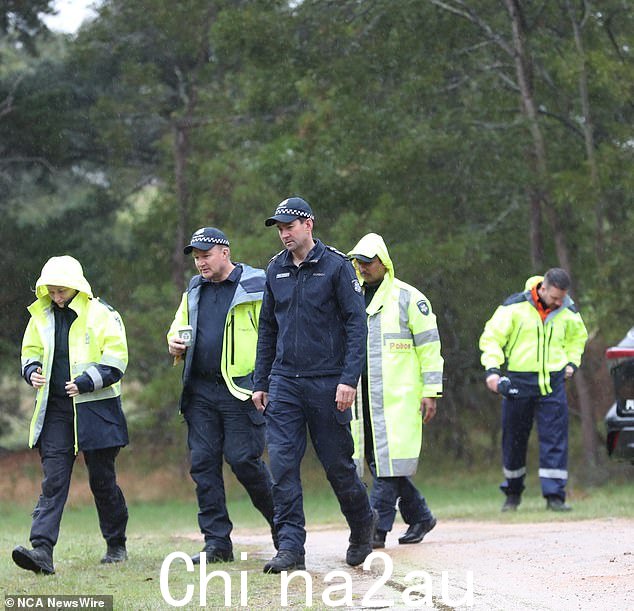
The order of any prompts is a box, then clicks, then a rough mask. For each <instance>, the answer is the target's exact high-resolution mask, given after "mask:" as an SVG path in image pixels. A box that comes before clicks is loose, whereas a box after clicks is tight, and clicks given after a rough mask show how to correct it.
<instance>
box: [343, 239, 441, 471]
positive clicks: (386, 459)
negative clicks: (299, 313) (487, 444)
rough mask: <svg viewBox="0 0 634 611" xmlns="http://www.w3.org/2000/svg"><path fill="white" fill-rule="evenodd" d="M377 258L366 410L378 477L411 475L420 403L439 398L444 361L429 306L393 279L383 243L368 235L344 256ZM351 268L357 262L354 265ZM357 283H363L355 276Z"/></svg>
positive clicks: (359, 436) (359, 434)
mask: <svg viewBox="0 0 634 611" xmlns="http://www.w3.org/2000/svg"><path fill="white" fill-rule="evenodd" d="M352 253H354V254H360V255H364V256H368V257H372V256H374V255H376V254H378V256H379V258H380V259H381V262H382V263H383V265H385V267H386V268H387V273H386V275H385V277H384V279H383V281H382V283H381V285H380V287H379V288H378V289H377V291H376V293H375V295H374V297H373V298H372V301H371V303H370V304H369V305H368V307H367V308H366V313H367V315H368V318H367V323H368V340H367V341H368V344H367V372H368V395H369V396H368V398H367V399H368V405H369V408H370V418H371V421H372V433H373V444H374V456H375V461H376V470H377V475H378V476H379V477H391V476H409V475H413V474H414V473H415V472H416V469H417V466H418V459H419V455H420V450H421V444H422V432H423V420H422V415H421V413H420V403H421V399H422V398H423V397H440V396H442V388H443V386H442V374H443V365H444V362H443V358H442V356H441V353H440V336H439V334H438V328H437V326H436V316H435V315H434V313H433V311H432V308H431V304H430V303H429V300H428V299H427V298H426V297H425V295H423V294H422V293H421V292H420V291H419V290H417V289H416V288H414V287H413V286H410V285H409V284H406V283H405V282H402V281H401V280H398V279H397V278H395V277H394V266H393V264H392V260H391V258H390V255H389V253H388V251H387V246H386V245H385V242H384V241H383V238H381V236H379V235H377V234H373V233H370V234H368V235H366V236H364V237H363V238H362V239H361V240H360V241H359V243H358V244H357V245H356V246H355V247H354V248H353V249H352V251H351V253H349V254H352ZM353 263H354V264H355V268H357V273H358V267H357V265H356V260H354V261H353ZM359 280H360V281H361V282H363V278H362V277H361V276H360V275H359ZM359 394H360V393H358V394H357V401H356V405H355V408H354V409H355V420H353V422H352V423H351V426H352V430H353V436H354V438H355V455H354V458H355V461H356V462H357V466H358V467H359V468H361V465H362V464H363V458H364V451H363V423H362V408H361V400H362V399H361V397H360V396H359Z"/></svg>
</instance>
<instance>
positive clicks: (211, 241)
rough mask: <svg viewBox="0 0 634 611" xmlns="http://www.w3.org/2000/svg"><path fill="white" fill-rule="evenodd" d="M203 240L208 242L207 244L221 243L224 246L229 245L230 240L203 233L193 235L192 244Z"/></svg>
mask: <svg viewBox="0 0 634 611" xmlns="http://www.w3.org/2000/svg"><path fill="white" fill-rule="evenodd" d="M201 242H206V243H207V244H220V245H222V246H229V240H227V239H226V238H216V237H214V238H210V237H207V236H206V235H203V234H200V235H193V236H192V240H191V243H192V244H200V243H201Z"/></svg>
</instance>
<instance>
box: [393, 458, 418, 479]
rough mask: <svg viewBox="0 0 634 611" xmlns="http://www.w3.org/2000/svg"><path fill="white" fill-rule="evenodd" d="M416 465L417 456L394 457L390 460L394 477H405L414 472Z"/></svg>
mask: <svg viewBox="0 0 634 611" xmlns="http://www.w3.org/2000/svg"><path fill="white" fill-rule="evenodd" d="M417 466H418V457H416V458H395V459H394V460H393V461H392V468H393V472H392V475H393V476H394V477H407V476H410V475H414V473H416V467H417Z"/></svg>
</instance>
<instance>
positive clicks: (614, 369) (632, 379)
mask: <svg viewBox="0 0 634 611" xmlns="http://www.w3.org/2000/svg"><path fill="white" fill-rule="evenodd" d="M605 356H606V358H607V359H608V364H609V367H610V374H611V375H612V380H613V382H614V396H615V399H616V401H615V402H614V403H613V404H612V407H611V408H610V409H609V410H608V413H607V414H606V415H605V424H606V427H607V431H608V437H607V448H608V454H609V455H610V456H611V457H613V458H615V459H618V460H629V461H630V462H632V464H634V327H632V328H631V329H630V330H629V331H628V333H627V335H626V336H625V337H624V338H623V339H622V340H621V341H620V342H619V344H618V346H614V347H613V348H608V349H607V350H606V352H605Z"/></svg>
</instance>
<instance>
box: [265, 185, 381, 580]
mask: <svg viewBox="0 0 634 611" xmlns="http://www.w3.org/2000/svg"><path fill="white" fill-rule="evenodd" d="M314 218H315V217H314V215H313V212H312V210H311V208H310V206H309V205H308V203H307V202H306V201H304V200H303V199H302V198H300V197H291V198H289V199H286V200H284V201H283V202H281V203H280V204H279V205H278V206H277V209H276V210H275V214H274V215H273V216H271V217H270V218H268V219H267V220H266V225H267V226H272V225H276V226H277V229H278V232H279V235H280V239H281V240H282V243H283V244H284V247H285V250H283V251H282V252H280V253H279V254H277V255H276V256H275V257H273V259H272V260H271V262H270V263H269V266H268V269H267V272H266V286H265V289H264V298H263V302H262V310H261V312H260V324H259V333H258V348H257V359H256V367H255V376H254V377H255V379H254V393H253V402H254V403H255V406H256V407H257V408H258V409H259V410H260V411H264V410H266V411H265V412H264V413H265V417H266V424H267V444H268V449H269V458H270V464H271V473H272V476H273V501H274V504H275V527H276V528H277V532H278V536H279V551H278V554H277V555H276V556H275V557H274V558H272V559H271V560H270V561H269V562H267V563H266V564H265V566H264V572H265V573H280V572H281V571H289V570H293V569H303V568H305V565H304V543H305V541H306V531H305V518H304V510H303V506H302V487H301V482H300V463H301V460H302V458H303V456H304V451H305V450H306V426H308V430H309V432H310V436H311V439H312V442H313V446H314V448H315V451H316V452H317V456H318V457H319V460H320V461H321V464H322V465H323V467H324V469H325V471H326V476H327V478H328V481H329V482H330V485H331V486H332V488H333V490H334V492H335V494H336V495H337V499H338V500H339V503H340V506H341V510H342V512H343V514H344V516H345V517H346V520H347V522H348V524H349V526H350V539H349V543H350V545H349V547H348V551H347V553H346V562H347V563H348V564H350V565H351V566H357V565H359V564H361V563H362V562H363V561H364V560H365V558H366V557H367V556H368V554H370V553H371V551H372V544H371V541H372V536H373V531H374V526H375V517H374V515H373V513H372V510H371V508H370V503H369V501H368V496H367V491H366V489H365V486H364V484H363V482H361V480H360V479H359V477H358V475H357V473H356V470H355V465H354V462H353V460H352V454H353V449H354V448H353V440H352V435H351V433H350V425H349V423H350V420H351V417H352V414H351V411H350V407H351V406H352V402H353V400H354V397H355V394H356V386H357V383H358V381H359V376H360V375H361V370H362V369H363V363H364V360H365V351H366V333H367V330H366V316H365V306H364V302H363V297H362V294H361V287H360V285H359V282H358V280H357V277H356V274H355V271H354V269H353V267H352V265H351V263H350V261H348V259H347V258H346V256H345V255H343V254H342V253H340V252H339V251H337V250H335V249H334V248H332V247H330V246H326V245H325V244H323V243H322V242H320V241H319V240H313V235H312V232H313V222H314Z"/></svg>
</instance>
